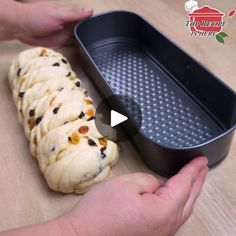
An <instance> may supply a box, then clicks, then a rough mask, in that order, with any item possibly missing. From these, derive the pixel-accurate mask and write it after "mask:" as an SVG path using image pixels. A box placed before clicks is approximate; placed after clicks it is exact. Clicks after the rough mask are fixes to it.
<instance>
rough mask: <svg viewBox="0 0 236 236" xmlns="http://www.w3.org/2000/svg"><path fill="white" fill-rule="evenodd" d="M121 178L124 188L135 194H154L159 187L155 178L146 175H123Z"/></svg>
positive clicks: (159, 184)
mask: <svg viewBox="0 0 236 236" xmlns="http://www.w3.org/2000/svg"><path fill="white" fill-rule="evenodd" d="M121 178H122V180H123V181H124V183H125V184H126V188H127V189H128V190H129V191H132V192H136V193H137V194H143V193H154V192H155V191H156V190H157V189H158V188H159V187H160V186H161V183H160V182H159V181H158V179H157V178H155V177H154V176H152V175H150V174H146V173H134V174H129V175H123V176H122V177H121Z"/></svg>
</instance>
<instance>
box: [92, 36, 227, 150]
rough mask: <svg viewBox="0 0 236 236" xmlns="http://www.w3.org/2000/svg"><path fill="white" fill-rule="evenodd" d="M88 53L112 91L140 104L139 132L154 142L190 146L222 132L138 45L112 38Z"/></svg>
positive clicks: (172, 145)
mask: <svg viewBox="0 0 236 236" xmlns="http://www.w3.org/2000/svg"><path fill="white" fill-rule="evenodd" d="M89 53H90V55H91V57H92V59H93V60H94V62H95V64H96V65H97V67H98V69H99V70H100V71H101V73H102V75H103V76H104V78H105V80H106V81H107V82H108V84H109V85H110V86H111V87H112V89H113V90H114V92H115V93H116V94H120V95H128V96H130V97H131V98H133V99H134V100H135V102H137V103H138V104H139V105H140V109H141V111H142V126H141V132H142V133H143V134H144V135H145V136H147V137H149V138H150V139H151V140H153V141H154V142H157V143H159V144H164V145H165V146H169V147H173V148H181V147H192V146H195V145H199V144H202V143H204V142H206V141H209V140H211V139H212V138H214V137H216V136H218V135H219V134H221V133H223V132H224V130H223V128H222V127H221V126H220V125H219V123H218V122H216V121H215V120H214V119H213V118H212V117H211V116H210V114H208V112H207V111H206V110H203V108H201V107H200V106H199V105H198V103H197V102H195V99H193V98H191V96H190V95H189V94H188V93H187V92H186V91H184V90H183V89H182V88H181V87H180V86H179V85H178V84H177V83H176V82H175V80H174V79H173V78H172V77H171V76H170V75H169V74H167V73H166V72H165V70H163V69H162V67H161V66H160V65H159V64H158V62H155V61H154V60H153V59H152V57H151V56H150V55H149V53H148V52H146V51H145V50H144V48H142V46H140V44H136V43H135V42H132V41H129V40H127V41H126V40H125V39H119V38H117V39H115V40H114V38H113V40H111V41H104V42H98V43H96V44H93V45H90V47H89ZM127 105H128V104H127ZM127 108H128V110H129V112H130V113H131V114H132V113H133V109H132V107H130V106H127ZM132 115H133V117H134V119H135V114H132Z"/></svg>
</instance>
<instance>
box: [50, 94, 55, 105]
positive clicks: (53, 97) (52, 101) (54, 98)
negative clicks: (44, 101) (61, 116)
mask: <svg viewBox="0 0 236 236" xmlns="http://www.w3.org/2000/svg"><path fill="white" fill-rule="evenodd" d="M55 99H56V96H54V97H53V98H52V99H51V101H50V103H49V105H50V106H51V105H52V103H53V101H54V100H55Z"/></svg>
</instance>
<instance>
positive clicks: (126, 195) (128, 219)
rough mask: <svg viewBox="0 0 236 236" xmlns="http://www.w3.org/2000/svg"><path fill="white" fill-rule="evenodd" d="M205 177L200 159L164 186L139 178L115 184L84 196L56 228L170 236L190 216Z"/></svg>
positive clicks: (84, 235) (85, 233)
mask: <svg viewBox="0 0 236 236" xmlns="http://www.w3.org/2000/svg"><path fill="white" fill-rule="evenodd" d="M207 171H208V167H207V159H206V158H205V157H199V158H196V159H194V160H192V161H191V162H190V163H189V164H187V165H186V166H185V167H183V168H182V169H181V170H180V171H179V173H178V174H177V175H175V176H173V177H172V178H170V179H169V180H168V181H167V182H166V183H165V184H163V185H162V184H161V183H160V182H159V181H158V180H157V179H156V178H155V177H153V176H151V175H149V174H144V173H137V174H130V175H124V176H120V177H117V178H114V179H112V180H110V181H106V182H103V183H101V184H99V185H97V186H96V187H94V188H93V189H92V190H91V191H89V192H88V193H87V194H85V195H84V197H83V198H82V199H81V201H80V202H79V204H78V205H77V206H76V207H75V208H74V209H73V210H72V211H71V212H70V213H68V214H67V215H65V216H63V217H61V218H59V221H60V222H62V223H60V224H62V225H63V224H65V225H67V227H68V225H69V227H70V230H72V231H73V232H74V234H75V235H80V236H90V235H91V236H94V235H96V236H106V235H113V236H120V235H122V236H126V235H127V236H139V235H140V236H144V235H145V236H146V235H148V236H152V235H155V236H156V235H159V236H166V235H173V234H174V233H175V232H176V231H177V230H178V228H179V227H180V226H181V225H182V224H183V223H184V222H185V221H186V220H187V219H188V218H189V216H190V215H191V213H192V210H193V207H194V204H195V201H196V199H197V197H198V196H199V194H200V191H201V188H202V185H203V182H204V180H205V176H206V173H207ZM68 232H69V231H68ZM70 232H71V231H70Z"/></svg>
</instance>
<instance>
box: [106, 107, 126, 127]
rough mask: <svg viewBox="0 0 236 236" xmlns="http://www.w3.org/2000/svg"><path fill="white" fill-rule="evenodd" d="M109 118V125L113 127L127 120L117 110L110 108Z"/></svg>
mask: <svg viewBox="0 0 236 236" xmlns="http://www.w3.org/2000/svg"><path fill="white" fill-rule="evenodd" d="M110 120H111V127H115V126H117V125H119V124H121V123H123V122H124V121H126V120H128V117H127V116H124V115H122V114H120V113H119V112H117V111H114V110H111V118H110Z"/></svg>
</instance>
